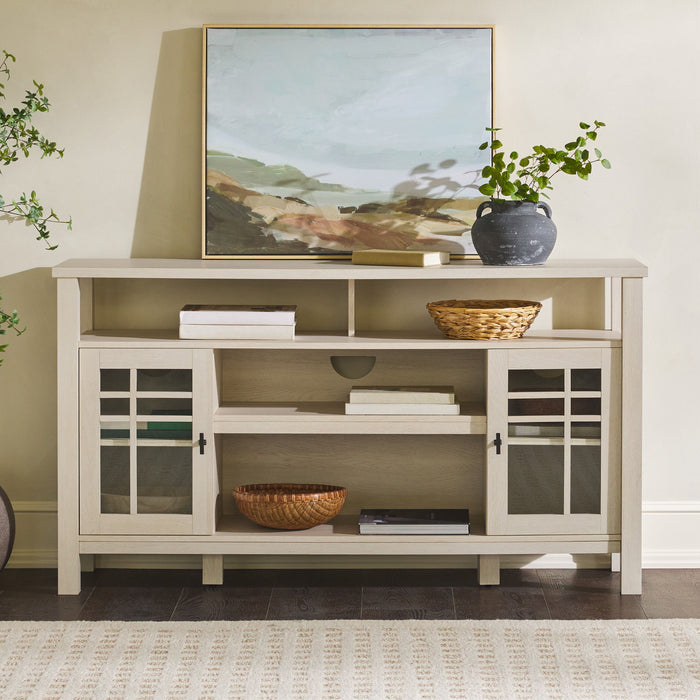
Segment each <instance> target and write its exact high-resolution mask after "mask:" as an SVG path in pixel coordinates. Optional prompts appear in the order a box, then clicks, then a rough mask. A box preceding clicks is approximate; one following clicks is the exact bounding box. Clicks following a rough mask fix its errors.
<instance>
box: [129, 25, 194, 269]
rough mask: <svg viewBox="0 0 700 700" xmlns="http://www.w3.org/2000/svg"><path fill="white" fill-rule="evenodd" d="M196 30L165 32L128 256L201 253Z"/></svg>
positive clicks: (190, 254) (163, 256)
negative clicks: (131, 242) (132, 236)
mask: <svg viewBox="0 0 700 700" xmlns="http://www.w3.org/2000/svg"><path fill="white" fill-rule="evenodd" d="M202 73H203V69H202V30H201V28H199V27H197V28H192V29H180V30H176V31H172V32H165V33H164V34H163V38H162V41H161V46H160V56H159V59H158V68H157V72H156V78H155V85H154V89H153V101H152V104H151V118H150V123H149V128H148V138H147V143H146V152H145V159H144V164H143V178H142V180H141V193H140V197H139V203H138V209H137V213H136V222H135V226H134V238H133V244H132V248H131V256H132V257H134V258H200V257H201V206H202V205H201V199H202V195H201V180H202V178H201V161H202V126H201V124H202Z"/></svg>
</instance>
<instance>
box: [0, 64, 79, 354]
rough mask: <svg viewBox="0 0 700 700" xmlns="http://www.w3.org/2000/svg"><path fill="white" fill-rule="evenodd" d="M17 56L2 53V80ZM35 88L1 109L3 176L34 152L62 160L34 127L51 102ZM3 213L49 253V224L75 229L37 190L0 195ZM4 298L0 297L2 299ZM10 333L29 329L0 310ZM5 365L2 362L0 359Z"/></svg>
mask: <svg viewBox="0 0 700 700" xmlns="http://www.w3.org/2000/svg"><path fill="white" fill-rule="evenodd" d="M15 60H16V59H15V57H14V56H13V55H12V54H11V53H8V52H7V51H3V52H2V60H1V61H0V79H1V80H4V79H9V78H10V63H14V62H15ZM33 83H34V89H33V90H26V91H25V95H24V100H22V102H21V103H20V105H19V106H18V107H12V108H9V109H4V108H3V107H2V106H0V173H2V168H5V167H7V166H8V165H11V164H12V163H15V162H17V161H18V160H19V159H20V157H24V158H28V157H29V156H30V155H31V153H32V152H33V151H38V152H40V153H41V157H42V158H44V157H46V156H57V157H58V158H62V157H63V149H62V148H59V147H58V146H57V145H56V143H55V142H54V141H50V140H49V139H47V138H46V137H45V136H43V135H42V134H41V133H40V132H39V130H38V129H37V128H36V127H35V126H34V125H33V124H32V118H33V116H34V114H36V113H37V112H48V111H49V108H50V106H51V105H50V104H49V101H48V99H47V97H46V95H45V94H44V86H43V85H41V84H40V83H37V82H36V81H33ZM5 99H6V97H5V85H4V83H2V82H0V100H3V101H4V100H5ZM0 213H2V214H3V218H5V219H9V220H10V221H13V220H14V221H23V222H24V223H25V224H26V225H27V226H29V227H31V228H33V229H34V233H35V234H36V239H37V240H38V241H42V242H43V243H44V244H45V246H46V248H47V250H54V249H55V248H56V246H55V245H53V244H52V243H51V242H50V241H49V238H50V235H51V231H50V225H51V224H63V225H65V226H67V227H68V229H70V228H71V226H72V220H71V219H70V218H69V219H62V218H61V217H59V215H58V214H56V212H55V211H54V210H53V209H51V208H48V209H47V208H45V207H44V205H43V204H42V203H41V201H40V200H39V198H38V196H37V194H36V192H35V191H33V190H32V192H31V193H29V194H27V193H26V192H22V193H21V194H20V195H19V196H17V197H15V198H13V199H10V200H6V199H5V198H4V197H3V195H2V194H1V193H0ZM1 299H2V297H0V300H1ZM9 330H12V331H14V332H15V333H16V334H17V335H21V334H22V333H24V331H25V330H26V327H23V326H22V323H21V321H20V319H19V316H18V314H17V311H11V312H7V311H4V310H3V309H2V308H1V307H0V335H5V334H6V333H7V332H8V331H9ZM6 347H7V344H5V345H0V352H5V348H6ZM0 364H2V359H0Z"/></svg>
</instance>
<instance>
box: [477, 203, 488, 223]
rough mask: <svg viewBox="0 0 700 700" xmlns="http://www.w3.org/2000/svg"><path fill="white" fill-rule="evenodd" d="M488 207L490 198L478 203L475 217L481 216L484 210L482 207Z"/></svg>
mask: <svg viewBox="0 0 700 700" xmlns="http://www.w3.org/2000/svg"><path fill="white" fill-rule="evenodd" d="M490 207H491V201H490V200H487V201H486V202H482V203H481V204H480V205H479V208H478V209H477V210H476V218H477V219H480V218H481V213H482V212H483V211H484V209H486V208H490Z"/></svg>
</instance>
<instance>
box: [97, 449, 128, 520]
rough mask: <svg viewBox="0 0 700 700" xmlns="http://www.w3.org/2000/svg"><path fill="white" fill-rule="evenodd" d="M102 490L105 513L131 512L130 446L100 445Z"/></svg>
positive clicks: (103, 510)
mask: <svg viewBox="0 0 700 700" xmlns="http://www.w3.org/2000/svg"><path fill="white" fill-rule="evenodd" d="M100 491H101V501H102V502H101V511H102V512H103V513H128V512H129V446H128V445H126V446H117V447H115V446H112V445H102V446H101V447H100Z"/></svg>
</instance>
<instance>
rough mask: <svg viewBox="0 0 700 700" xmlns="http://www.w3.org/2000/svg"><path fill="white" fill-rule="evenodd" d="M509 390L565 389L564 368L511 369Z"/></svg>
mask: <svg viewBox="0 0 700 700" xmlns="http://www.w3.org/2000/svg"><path fill="white" fill-rule="evenodd" d="M508 391H564V370H563V369H511V370H510V371H509V372H508Z"/></svg>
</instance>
